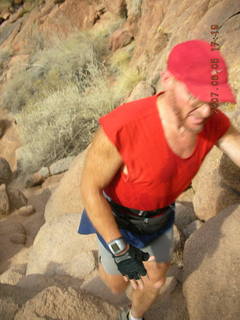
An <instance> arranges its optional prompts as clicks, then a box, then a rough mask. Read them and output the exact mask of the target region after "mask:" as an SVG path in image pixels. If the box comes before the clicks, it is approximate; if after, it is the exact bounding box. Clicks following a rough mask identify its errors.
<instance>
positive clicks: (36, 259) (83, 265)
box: [27, 213, 97, 279]
mask: <svg viewBox="0 0 240 320" xmlns="http://www.w3.org/2000/svg"><path fill="white" fill-rule="evenodd" d="M79 221H80V214H76V213H75V214H65V215H62V216H59V217H56V218H55V219H53V220H51V221H50V222H49V223H45V224H44V225H43V226H42V227H41V229H40V231H39V232H38V234H37V236H36V238H35V241H34V244H33V246H32V249H31V252H30V254H29V263H28V267H27V275H31V274H35V273H37V274H44V275H53V274H59V275H69V276H71V277H74V278H76V279H83V278H85V277H86V276H87V275H88V274H90V273H91V272H92V271H93V270H94V269H95V268H96V261H95V258H94V254H93V251H96V250H97V244H96V242H95V235H89V236H83V235H79V234H78V233H77V228H78V225H79ZM50 243H54V247H53V246H51V245H49V244H50Z"/></svg>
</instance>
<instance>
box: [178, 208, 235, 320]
mask: <svg viewBox="0 0 240 320" xmlns="http://www.w3.org/2000/svg"><path fill="white" fill-rule="evenodd" d="M239 228H240V207H239V205H236V206H231V207H228V208H226V209H224V210H223V211H222V212H220V213H219V214H218V215H217V216H216V217H213V218H212V219H210V220H208V221H207V222H206V223H205V224H204V225H203V226H202V227H201V228H200V229H199V230H198V231H196V232H194V234H193V235H192V236H191V237H190V238H189V239H188V240H187V242H186V245H185V248H184V285H183V290H184V291H183V292H184V296H185V298H186V301H187V306H188V312H189V315H190V319H193V320H205V319H231V320H238V319H239V314H240V305H239V299H240V291H239V287H240V278H239V273H240V263H239V261H240V256H239V247H240V233H239ZM223 293H224V294H223Z"/></svg>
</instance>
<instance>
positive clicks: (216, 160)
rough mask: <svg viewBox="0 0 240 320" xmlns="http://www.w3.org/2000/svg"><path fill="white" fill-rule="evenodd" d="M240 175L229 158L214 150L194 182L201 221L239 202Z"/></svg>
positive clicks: (196, 210) (197, 209)
mask: <svg viewBox="0 0 240 320" xmlns="http://www.w3.org/2000/svg"><path fill="white" fill-rule="evenodd" d="M239 174H240V169H239V168H238V167H237V166H236V165H235V164H234V163H233V162H232V161H231V160H230V159H229V158H227V156H223V154H222V152H221V151H220V150H219V149H218V148H216V147H215V148H213V149H212V151H211V152H210V153H209V154H208V155H207V157H206V159H205V160H204V162H203V165H202V167H201V168H200V170H199V172H198V174H197V176H196V177H195V178H194V179H193V182H192V186H193V190H194V192H195V195H194V198H193V205H194V210H195V213H196V216H197V217H198V218H199V219H200V220H204V221H206V220H208V219H210V218H211V217H213V216H215V215H216V214H217V213H218V212H220V211H221V210H223V209H224V208H227V207H228V206H230V205H232V204H235V203H238V202H239V200H240V196H239V191H238V189H239V179H238V176H239ZM237 186H238V187H237Z"/></svg>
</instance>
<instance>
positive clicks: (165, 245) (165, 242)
mask: <svg viewBox="0 0 240 320" xmlns="http://www.w3.org/2000/svg"><path fill="white" fill-rule="evenodd" d="M98 247H99V259H100V261H101V263H102V265H103V268H104V270H105V271H106V272H107V273H109V274H112V275H114V274H121V273H120V272H119V271H118V269H117V266H116V264H115V262H114V260H113V257H112V255H111V253H110V252H109V251H108V250H107V249H105V247H104V246H103V245H102V243H101V241H100V240H98ZM173 249H174V241H173V227H172V228H170V229H168V230H167V231H166V232H164V233H163V234H162V235H161V236H160V237H158V238H157V239H155V240H154V241H153V242H151V243H150V245H148V246H146V247H144V248H143V249H141V250H142V251H144V252H148V253H149V254H150V256H155V258H156V261H157V262H170V260H171V256H172V253H173Z"/></svg>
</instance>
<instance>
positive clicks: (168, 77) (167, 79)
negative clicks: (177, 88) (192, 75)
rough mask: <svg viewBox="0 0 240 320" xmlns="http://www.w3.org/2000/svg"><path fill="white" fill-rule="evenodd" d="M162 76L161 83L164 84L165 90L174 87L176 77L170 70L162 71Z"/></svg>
mask: <svg viewBox="0 0 240 320" xmlns="http://www.w3.org/2000/svg"><path fill="white" fill-rule="evenodd" d="M160 76H161V84H162V86H163V88H164V89H165V90H168V89H170V88H172V86H173V84H174V82H175V78H174V76H173V75H172V73H171V72H170V71H168V70H166V71H164V72H160Z"/></svg>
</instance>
